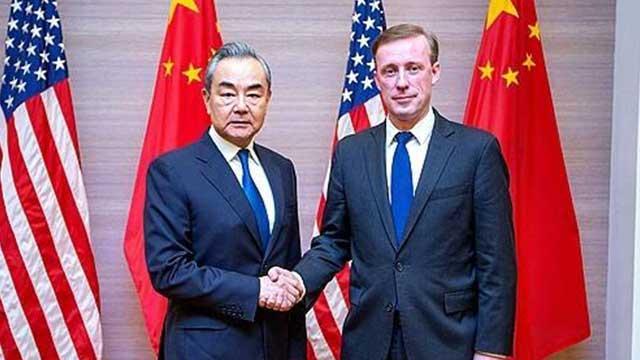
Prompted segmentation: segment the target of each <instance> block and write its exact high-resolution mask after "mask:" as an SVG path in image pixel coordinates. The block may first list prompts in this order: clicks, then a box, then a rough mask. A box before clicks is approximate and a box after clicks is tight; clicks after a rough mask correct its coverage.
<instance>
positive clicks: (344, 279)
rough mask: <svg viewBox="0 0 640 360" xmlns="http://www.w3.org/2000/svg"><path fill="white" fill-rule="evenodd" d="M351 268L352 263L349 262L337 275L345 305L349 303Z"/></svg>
mask: <svg viewBox="0 0 640 360" xmlns="http://www.w3.org/2000/svg"><path fill="white" fill-rule="evenodd" d="M350 269H351V263H349V264H347V265H346V266H345V267H344V268H343V269H342V270H340V272H339V273H338V274H337V275H336V281H337V282H338V288H339V289H340V291H341V292H342V298H343V299H344V303H345V306H346V304H349V278H350V276H349V274H350Z"/></svg>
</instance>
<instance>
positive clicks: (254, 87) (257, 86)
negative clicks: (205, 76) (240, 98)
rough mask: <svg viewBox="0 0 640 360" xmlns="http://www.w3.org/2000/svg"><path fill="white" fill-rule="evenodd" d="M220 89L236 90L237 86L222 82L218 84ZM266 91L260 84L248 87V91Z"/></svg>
mask: <svg viewBox="0 0 640 360" xmlns="http://www.w3.org/2000/svg"><path fill="white" fill-rule="evenodd" d="M218 86H219V87H229V88H233V89H235V88H236V86H235V85H234V84H232V83H230V82H228V81H221V82H219V83H218ZM262 89H264V86H262V84H260V83H255V84H251V85H249V86H248V87H247V90H262Z"/></svg>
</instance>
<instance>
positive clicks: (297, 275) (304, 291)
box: [291, 271, 307, 300]
mask: <svg viewBox="0 0 640 360" xmlns="http://www.w3.org/2000/svg"><path fill="white" fill-rule="evenodd" d="M291 275H293V277H295V278H296V280H298V283H300V285H301V286H302V295H300V300H302V299H304V295H305V294H306V293H307V288H306V287H305V286H304V281H302V276H300V274H298V273H297V272H295V271H292V272H291Z"/></svg>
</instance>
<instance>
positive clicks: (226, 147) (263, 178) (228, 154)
mask: <svg viewBox="0 0 640 360" xmlns="http://www.w3.org/2000/svg"><path fill="white" fill-rule="evenodd" d="M209 136H210V137H211V140H213V143H214V144H216V146H217V147H218V150H220V152H221V153H222V156H223V157H224V159H225V160H227V163H228V164H229V166H230V167H231V170H232V171H233V174H234V175H235V176H236V179H238V183H239V184H240V186H242V163H241V162H240V158H239V157H238V151H240V150H242V148H240V147H238V146H236V145H234V144H232V143H230V142H229V141H227V140H225V139H224V138H222V136H220V134H218V132H217V131H216V130H215V129H214V128H213V126H211V127H210V128H209ZM246 149H247V150H249V172H250V173H251V178H252V179H253V182H254V183H255V184H256V187H257V188H258V192H259V193H260V196H261V197H262V201H263V202H264V207H265V209H266V210H267V217H268V218H269V231H273V223H274V221H275V214H276V207H275V203H274V200H273V192H272V191H271V185H269V179H268V178H267V174H266V173H265V172H264V169H263V168H262V164H260V159H258V156H257V155H256V152H255V150H254V148H253V140H251V143H249V145H248V146H247V147H246Z"/></svg>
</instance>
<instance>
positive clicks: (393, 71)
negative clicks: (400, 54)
mask: <svg viewBox="0 0 640 360" xmlns="http://www.w3.org/2000/svg"><path fill="white" fill-rule="evenodd" d="M395 74H396V71H395V70H394V69H387V70H385V71H384V75H385V76H394V75H395Z"/></svg>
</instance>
